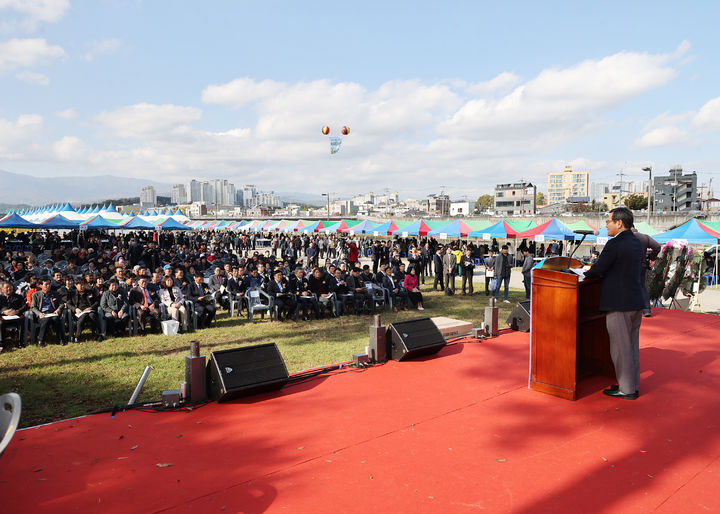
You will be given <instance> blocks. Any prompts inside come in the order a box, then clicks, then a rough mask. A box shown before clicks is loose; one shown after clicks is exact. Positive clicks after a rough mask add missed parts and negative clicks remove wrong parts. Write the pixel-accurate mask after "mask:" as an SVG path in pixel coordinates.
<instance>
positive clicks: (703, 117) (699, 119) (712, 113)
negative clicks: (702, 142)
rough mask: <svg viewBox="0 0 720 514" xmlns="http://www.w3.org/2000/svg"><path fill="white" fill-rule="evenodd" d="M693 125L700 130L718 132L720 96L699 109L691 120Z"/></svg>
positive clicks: (719, 126) (719, 128) (719, 127)
mask: <svg viewBox="0 0 720 514" xmlns="http://www.w3.org/2000/svg"><path fill="white" fill-rule="evenodd" d="M693 125H695V126H696V127H699V128H701V129H707V130H720V96H719V97H717V98H713V99H712V100H710V101H709V102H707V103H706V104H705V105H703V106H702V107H701V108H700V111H698V113H697V115H696V116H695V117H694V118H693Z"/></svg>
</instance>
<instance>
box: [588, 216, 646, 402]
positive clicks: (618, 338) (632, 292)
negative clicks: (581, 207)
mask: <svg viewBox="0 0 720 514" xmlns="http://www.w3.org/2000/svg"><path fill="white" fill-rule="evenodd" d="M632 226H633V214H632V212H631V211H630V209H628V208H627V207H618V208H616V209H613V210H611V211H610V217H609V218H608V219H607V228H608V236H610V237H612V239H610V240H609V241H608V242H607V244H606V245H605V248H604V249H603V251H602V253H601V254H600V257H599V258H598V261H597V262H596V263H595V264H594V265H593V266H592V267H591V268H590V269H589V270H588V271H587V272H585V277H586V278H597V277H602V278H603V281H602V286H601V289H600V307H599V309H600V310H601V311H605V313H606V315H605V324H606V326H607V331H608V336H609V339H610V356H611V357H612V361H613V364H614V365H615V376H616V377H617V381H618V383H617V385H613V386H610V388H608V389H605V390H604V391H603V393H605V394H606V395H608V396H612V397H615V398H624V399H628V400H635V399H636V398H637V397H638V389H639V384H640V323H641V322H642V314H643V308H644V307H645V301H644V296H643V287H644V286H643V284H642V283H641V276H642V274H643V269H642V266H643V262H642V261H643V260H644V258H645V251H644V248H643V246H642V243H641V242H640V240H639V239H638V238H637V237H635V235H634V234H633V233H632V231H631V230H630V229H631V228H632Z"/></svg>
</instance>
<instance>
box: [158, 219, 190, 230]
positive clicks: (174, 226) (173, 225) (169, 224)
mask: <svg viewBox="0 0 720 514" xmlns="http://www.w3.org/2000/svg"><path fill="white" fill-rule="evenodd" d="M155 226H156V227H160V228H161V229H163V230H192V228H191V227H188V226H186V225H183V224H182V223H180V222H178V221H175V219H174V218H168V219H166V220H165V221H163V222H162V223H158V224H157V225H155Z"/></svg>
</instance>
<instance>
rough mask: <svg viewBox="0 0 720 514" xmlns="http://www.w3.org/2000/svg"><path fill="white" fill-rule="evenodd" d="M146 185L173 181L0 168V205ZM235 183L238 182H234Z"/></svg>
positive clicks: (316, 201)
mask: <svg viewBox="0 0 720 514" xmlns="http://www.w3.org/2000/svg"><path fill="white" fill-rule="evenodd" d="M145 186H155V192H156V194H157V195H158V196H170V191H171V189H172V184H169V183H163V182H154V181H152V180H146V179H139V178H128V177H117V176H114V175H97V176H93V177H32V176H30V175H22V174H20V173H11V172H9V171H4V170H0V209H2V208H23V207H30V206H38V205H45V204H52V203H59V202H70V203H94V202H102V201H103V200H106V199H108V198H124V197H136V196H138V195H139V194H140V190H141V189H142V188H143V187H145ZM236 186H238V184H236ZM276 194H277V195H278V197H279V198H280V200H281V201H283V202H288V203H307V204H310V205H315V206H322V205H325V202H326V201H327V199H326V198H325V197H323V196H322V195H319V194H309V193H300V192H277V193H276Z"/></svg>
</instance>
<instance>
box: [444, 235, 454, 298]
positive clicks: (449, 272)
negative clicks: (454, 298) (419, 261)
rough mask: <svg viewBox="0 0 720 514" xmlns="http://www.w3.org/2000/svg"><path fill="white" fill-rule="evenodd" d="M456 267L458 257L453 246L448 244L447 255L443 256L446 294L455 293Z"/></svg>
mask: <svg viewBox="0 0 720 514" xmlns="http://www.w3.org/2000/svg"><path fill="white" fill-rule="evenodd" d="M456 267H457V257H455V253H454V252H453V249H452V246H448V247H447V249H446V250H445V255H444V256H443V258H442V270H443V280H444V281H445V296H450V295H452V294H455V268H456Z"/></svg>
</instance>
